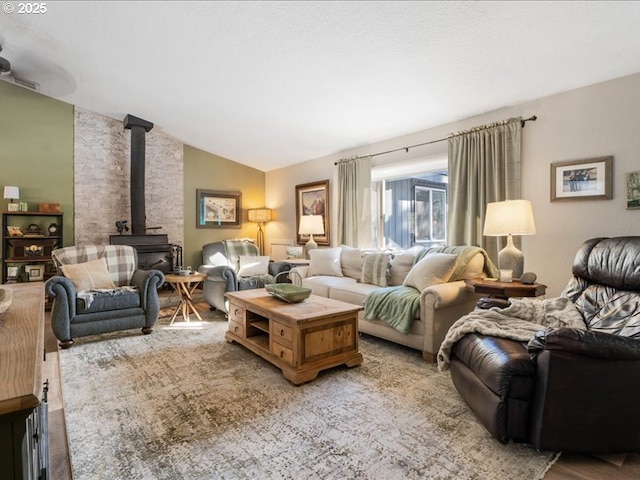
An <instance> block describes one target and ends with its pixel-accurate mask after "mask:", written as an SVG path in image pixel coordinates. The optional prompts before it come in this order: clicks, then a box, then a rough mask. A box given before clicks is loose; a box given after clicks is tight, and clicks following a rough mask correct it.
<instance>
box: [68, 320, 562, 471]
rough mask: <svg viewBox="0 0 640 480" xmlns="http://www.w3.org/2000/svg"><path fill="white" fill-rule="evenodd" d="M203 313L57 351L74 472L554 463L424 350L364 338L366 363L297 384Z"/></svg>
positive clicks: (539, 467)
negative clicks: (480, 407)
mask: <svg viewBox="0 0 640 480" xmlns="http://www.w3.org/2000/svg"><path fill="white" fill-rule="evenodd" d="M204 320H205V321H203V322H194V321H192V322H190V324H186V323H177V322H176V323H175V324H174V325H173V326H168V325H167V320H166V319H164V320H161V321H160V322H159V325H158V326H157V328H156V330H155V331H154V333H153V334H152V335H140V333H139V332H138V331H127V332H117V333H112V334H107V335H101V336H95V337H85V338H79V339H77V340H76V343H75V344H74V346H73V347H72V348H70V349H68V350H62V351H60V363H61V374H62V381H63V395H64V401H65V409H64V412H65V416H66V424H67V432H68V436H69V450H70V456H71V464H72V471H73V477H74V479H75V480H83V479H91V480H96V479H109V480H114V479H127V480H128V479H171V480H176V479H219V478H220V479H236V478H239V479H296V480H298V479H356V478H357V479H384V480H388V479H430V480H433V479H456V480H462V479H478V480H480V479H482V480H492V479H494V480H502V479H505V480H507V479H508V480H518V479H522V480H533V479H538V478H542V476H543V475H544V472H545V471H546V470H547V469H548V468H549V467H550V466H551V465H552V464H553V462H554V461H555V459H556V456H555V455H554V454H551V453H543V452H538V451H536V450H534V449H532V448H530V447H528V446H525V445H518V444H509V445H502V444H500V443H499V442H497V441H495V440H494V439H493V438H492V437H491V436H490V435H489V434H488V433H487V432H486V430H485V429H484V428H483V427H482V426H481V425H480V424H479V423H478V422H477V420H476V419H475V417H474V415H473V414H472V413H471V412H470V411H469V409H468V408H467V406H466V405H465V403H464V402H463V401H462V399H461V398H460V396H459V395H458V393H457V392H456V390H455V388H454V387H453V385H452V383H451V379H450V377H449V375H448V374H446V373H440V372H438V371H437V369H436V368H435V366H433V365H429V364H427V363H424V362H423V361H422V359H421V357H420V355H419V354H418V353H417V352H415V351H412V350H408V349H404V348H402V347H399V346H397V345H394V344H391V343H387V342H383V341H381V340H378V339H375V338H372V337H368V336H364V335H363V336H361V339H360V349H361V351H362V354H363V356H364V363H363V364H362V365H361V366H359V367H355V368H351V369H350V368H347V367H344V366H342V367H336V368H334V369H331V370H328V371H325V372H322V373H320V375H319V376H318V378H317V379H316V380H314V381H313V382H310V383H307V384H304V385H301V386H298V387H296V386H293V385H292V384H290V383H289V382H288V381H287V380H285V379H284V377H282V375H281V373H280V371H279V370H278V369H276V368H275V367H274V366H272V365H270V364H269V363H267V362H265V361H264V360H262V359H261V358H259V357H258V356H256V355H254V354H253V353H251V352H250V351H248V350H246V349H244V348H243V347H241V346H239V345H237V344H229V343H226V342H225V340H224V332H225V330H226V327H227V322H226V321H225V320H224V319H222V318H221V317H219V316H218V317H217V316H216V315H214V314H209V315H207V316H206V317H205V318H204Z"/></svg>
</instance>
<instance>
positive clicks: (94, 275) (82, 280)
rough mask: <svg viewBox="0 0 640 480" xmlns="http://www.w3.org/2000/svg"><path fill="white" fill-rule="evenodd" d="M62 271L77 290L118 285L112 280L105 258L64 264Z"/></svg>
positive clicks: (109, 287) (111, 287)
mask: <svg viewBox="0 0 640 480" xmlns="http://www.w3.org/2000/svg"><path fill="white" fill-rule="evenodd" d="M60 269H61V270H62V273H63V274H64V276H65V277H67V278H68V279H69V280H71V282H72V283H73V285H74V287H76V290H77V291H79V292H81V291H82V290H97V289H103V288H106V289H113V288H116V285H115V284H114V283H113V280H111V276H110V275H109V270H108V269H107V261H106V260H105V259H104V258H98V259H97V260H90V261H88V262H85V263H75V264H72V265H62V266H61V267H60Z"/></svg>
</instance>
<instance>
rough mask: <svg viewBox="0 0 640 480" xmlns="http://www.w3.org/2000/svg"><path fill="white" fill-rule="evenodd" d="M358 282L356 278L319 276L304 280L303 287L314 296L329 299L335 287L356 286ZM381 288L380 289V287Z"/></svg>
mask: <svg viewBox="0 0 640 480" xmlns="http://www.w3.org/2000/svg"><path fill="white" fill-rule="evenodd" d="M357 283H358V282H357V281H356V279H355V278H349V277H333V276H329V275H318V276H315V277H307V278H305V279H303V280H302V285H303V286H305V287H308V288H310V289H311V293H313V294H314V295H320V296H321V297H327V298H329V292H330V291H331V289H332V288H334V287H341V286H345V285H356V284H357ZM378 288H379V287H378Z"/></svg>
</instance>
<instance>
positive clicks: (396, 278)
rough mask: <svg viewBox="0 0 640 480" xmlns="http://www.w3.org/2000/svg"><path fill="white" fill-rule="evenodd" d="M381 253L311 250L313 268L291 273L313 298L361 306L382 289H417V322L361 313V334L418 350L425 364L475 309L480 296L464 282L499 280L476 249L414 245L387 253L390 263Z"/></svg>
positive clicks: (488, 261) (486, 260)
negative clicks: (455, 325) (484, 278)
mask: <svg viewBox="0 0 640 480" xmlns="http://www.w3.org/2000/svg"><path fill="white" fill-rule="evenodd" d="M381 253H385V252H371V251H366V250H360V249H356V248H352V247H346V246H342V247H335V248H329V249H317V250H312V251H311V252H310V255H311V259H310V263H309V265H308V266H298V267H295V268H293V269H292V271H293V272H296V273H298V274H299V275H300V277H301V279H302V284H303V285H304V286H306V287H309V288H311V289H312V292H313V294H315V295H320V296H323V297H328V298H333V299H335V300H341V301H344V302H347V303H352V304H355V305H363V306H365V305H366V300H367V297H368V296H369V295H370V294H371V293H372V292H375V291H379V290H380V289H382V288H385V290H386V291H390V290H399V289H400V287H401V286H402V285H403V283H405V284H406V283H407V282H408V285H405V287H407V288H405V290H406V291H410V290H411V288H415V289H416V290H417V291H415V292H413V291H412V292H413V293H414V294H415V296H416V299H415V301H416V302H417V297H418V296H419V309H418V310H417V312H416V314H415V316H414V318H413V321H411V320H409V323H410V325H407V324H405V325H404V326H403V327H404V328H400V327H399V326H398V325H395V326H392V323H395V320H396V319H393V318H392V319H391V322H389V321H385V320H382V319H380V318H366V315H365V311H364V310H363V311H362V312H360V318H359V331H360V332H362V333H365V334H368V335H373V336H376V337H380V338H383V339H385V340H389V341H392V342H395V343H398V344H401V345H405V346H407V347H410V348H414V349H416V350H419V351H421V352H422V357H423V358H424V360H426V361H428V362H435V360H436V354H437V352H438V350H439V348H440V344H441V343H442V341H443V339H444V337H445V335H446V333H447V331H448V329H449V327H450V326H451V325H452V324H453V323H454V322H455V321H456V320H457V319H458V318H460V317H461V316H463V315H465V314H467V313H469V312H470V311H471V310H473V309H474V308H475V305H476V302H477V300H478V298H479V295H477V294H473V293H471V292H469V291H468V290H466V288H465V283H464V279H466V278H474V277H480V276H489V277H493V276H496V274H497V272H496V269H495V266H494V265H493V263H492V262H491V261H490V260H489V258H488V257H487V254H486V252H485V251H484V250H482V249H481V248H478V247H436V248H431V249H423V248H416V247H413V248H411V249H409V250H405V251H401V252H393V253H389V252H386V253H387V255H386V262H387V263H386V265H385V255H380V254H381ZM427 257H428V258H427ZM443 262H444V263H443ZM372 264H373V265H375V266H374V267H373V270H377V272H378V274H379V275H378V277H376V276H375V272H374V275H373V278H372V275H371V270H372ZM433 270H438V271H437V272H434V271H433ZM363 271H364V273H363ZM382 276H384V278H382ZM402 288H404V287H402ZM370 298H371V297H370ZM369 313H370V312H369Z"/></svg>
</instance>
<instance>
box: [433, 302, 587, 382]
mask: <svg viewBox="0 0 640 480" xmlns="http://www.w3.org/2000/svg"><path fill="white" fill-rule="evenodd" d="M509 303H510V305H509V306H508V307H506V308H503V309H501V308H498V307H493V308H490V309H488V310H480V309H476V310H474V311H473V312H471V313H469V314H467V315H465V316H463V317H461V318H459V319H458V320H457V321H456V322H455V323H454V324H453V325H452V326H451V328H450V329H449V331H448V333H447V336H446V337H445V339H444V341H443V342H442V345H441V346H440V351H439V352H438V369H439V370H440V371H445V370H448V368H449V358H450V354H451V347H453V344H454V343H456V342H457V341H458V340H460V339H461V338H462V337H464V336H465V335H466V334H467V333H472V332H476V333H480V334H483V335H492V336H494V337H501V338H508V339H511V340H516V341H519V342H528V341H529V340H530V339H531V338H532V337H533V335H534V334H535V333H536V332H537V331H539V330H541V329H543V328H545V327H553V328H561V327H570V328H579V329H581V330H585V329H586V328H587V327H586V325H585V323H584V320H583V318H582V315H581V314H580V312H579V311H578V309H577V308H576V306H575V305H574V304H573V302H571V300H569V299H568V298H564V297H557V298H549V299H544V300H536V299H533V298H512V299H510V300H509Z"/></svg>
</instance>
